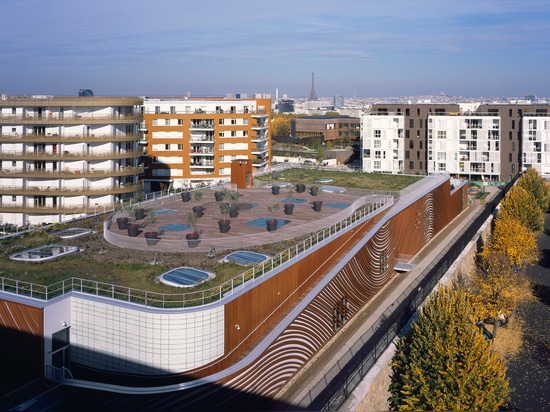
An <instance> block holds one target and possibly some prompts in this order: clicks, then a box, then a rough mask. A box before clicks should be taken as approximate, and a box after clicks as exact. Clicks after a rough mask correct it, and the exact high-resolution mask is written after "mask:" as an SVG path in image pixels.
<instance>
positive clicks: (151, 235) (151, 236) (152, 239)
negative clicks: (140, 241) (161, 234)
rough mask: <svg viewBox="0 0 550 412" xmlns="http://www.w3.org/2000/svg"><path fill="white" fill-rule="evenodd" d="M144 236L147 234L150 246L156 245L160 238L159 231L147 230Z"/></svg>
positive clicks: (146, 237) (146, 239) (146, 238)
mask: <svg viewBox="0 0 550 412" xmlns="http://www.w3.org/2000/svg"><path fill="white" fill-rule="evenodd" d="M143 236H145V241H146V242H147V245H148V246H155V245H156V244H157V243H158V242H159V240H160V239H159V238H158V232H153V231H152V232H145V233H144V234H143Z"/></svg>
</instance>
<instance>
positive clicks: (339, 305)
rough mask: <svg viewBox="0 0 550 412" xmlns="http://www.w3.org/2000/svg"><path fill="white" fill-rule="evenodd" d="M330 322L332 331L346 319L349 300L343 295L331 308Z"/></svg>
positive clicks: (342, 324) (348, 315)
mask: <svg viewBox="0 0 550 412" xmlns="http://www.w3.org/2000/svg"><path fill="white" fill-rule="evenodd" d="M332 314H333V316H332V323H333V329H334V332H336V331H337V330H339V329H340V328H341V327H342V326H344V324H345V323H346V322H347V321H348V319H349V317H350V314H349V302H348V299H347V298H346V297H345V296H343V297H342V298H341V299H340V301H339V302H336V304H335V305H334V308H333V310H332Z"/></svg>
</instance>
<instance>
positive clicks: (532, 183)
mask: <svg viewBox="0 0 550 412" xmlns="http://www.w3.org/2000/svg"><path fill="white" fill-rule="evenodd" d="M517 184H518V186H520V187H523V188H524V189H525V190H527V192H529V193H530V194H531V195H533V198H534V200H535V203H536V205H537V206H538V208H539V210H540V211H541V212H542V213H544V212H546V210H547V209H548V198H549V196H550V186H549V185H548V184H547V183H546V182H545V181H544V179H543V178H542V177H541V176H540V175H539V174H538V172H537V171H536V170H535V169H533V168H532V167H531V168H529V169H527V171H526V172H525V173H524V174H523V175H522V176H521V177H520V178H519V179H518V183H517Z"/></svg>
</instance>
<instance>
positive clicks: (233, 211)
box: [229, 206, 239, 217]
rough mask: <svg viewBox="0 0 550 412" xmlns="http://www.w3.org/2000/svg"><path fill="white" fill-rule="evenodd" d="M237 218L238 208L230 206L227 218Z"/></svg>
mask: <svg viewBox="0 0 550 412" xmlns="http://www.w3.org/2000/svg"><path fill="white" fill-rule="evenodd" d="M237 216H239V206H231V207H230V208H229V217H237Z"/></svg>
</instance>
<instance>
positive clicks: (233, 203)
mask: <svg viewBox="0 0 550 412" xmlns="http://www.w3.org/2000/svg"><path fill="white" fill-rule="evenodd" d="M225 199H226V200H227V201H228V204H229V217H232V218H235V217H237V216H239V205H238V203H237V202H238V201H239V192H237V191H236V190H227V191H226V192H225Z"/></svg>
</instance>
